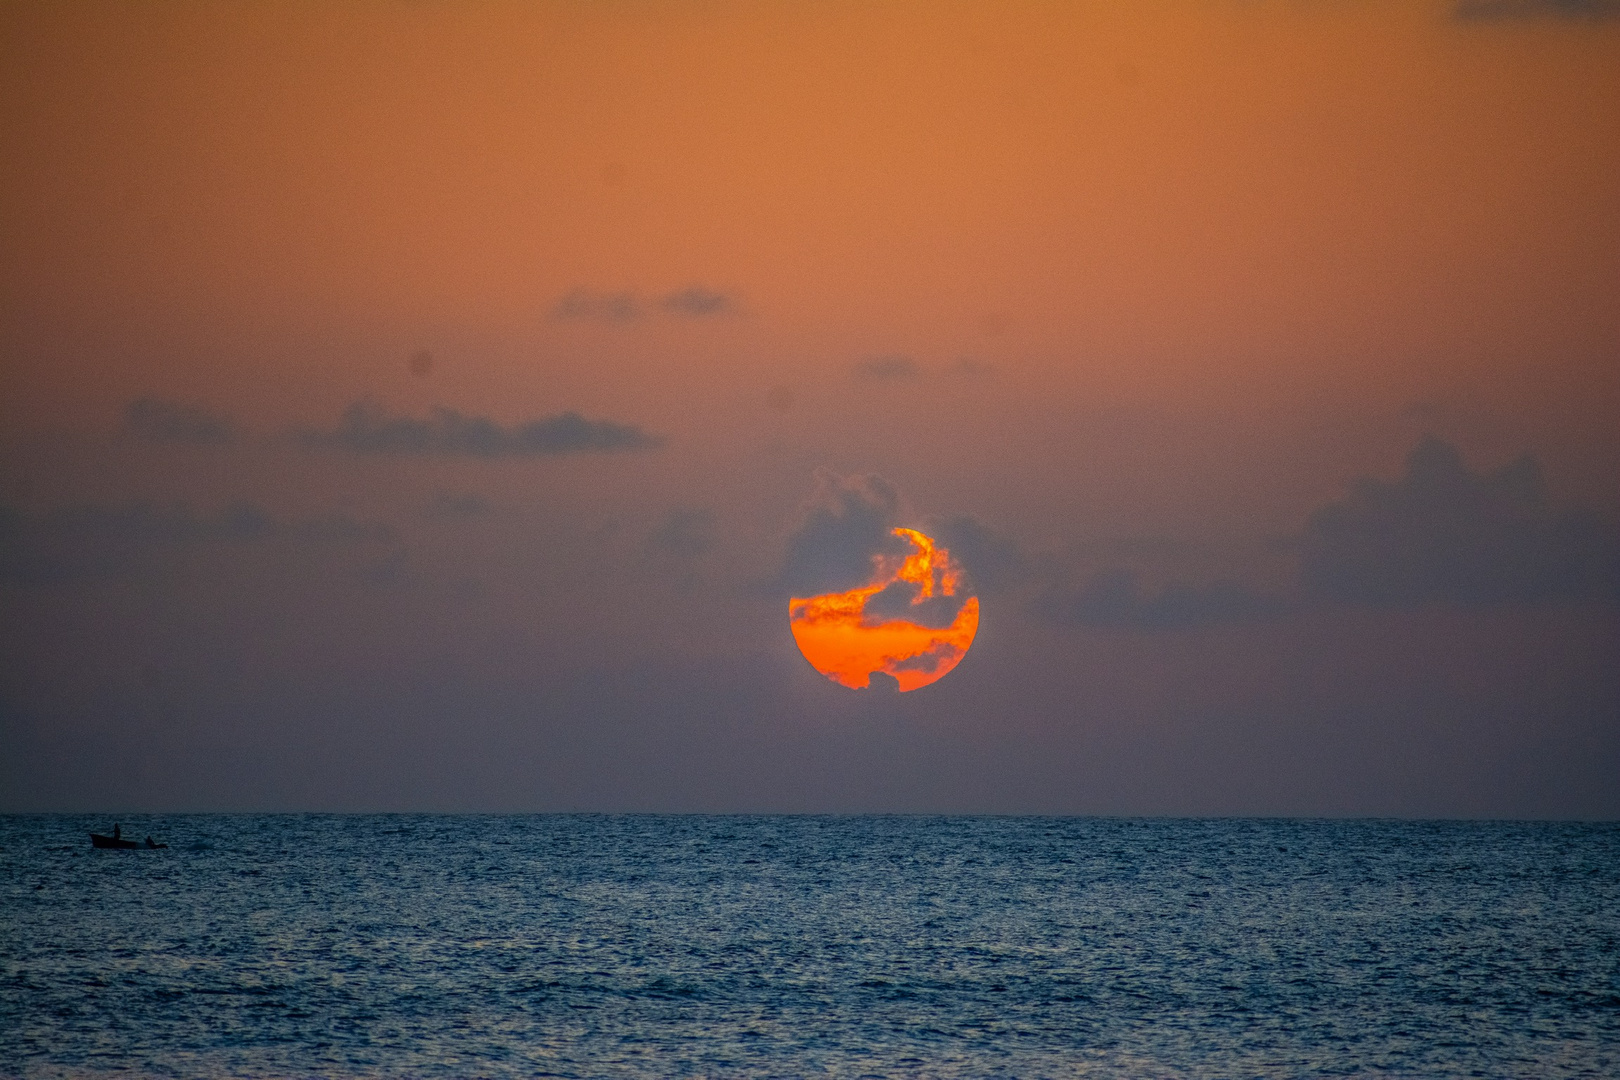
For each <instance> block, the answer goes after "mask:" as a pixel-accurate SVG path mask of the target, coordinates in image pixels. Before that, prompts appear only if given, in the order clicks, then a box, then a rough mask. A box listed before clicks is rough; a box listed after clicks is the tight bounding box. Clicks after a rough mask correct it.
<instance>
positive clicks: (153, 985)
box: [0, 815, 1620, 1078]
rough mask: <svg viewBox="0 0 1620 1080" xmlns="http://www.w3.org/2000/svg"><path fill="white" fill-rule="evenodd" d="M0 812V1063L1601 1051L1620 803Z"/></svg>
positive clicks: (1353, 1070)
mask: <svg viewBox="0 0 1620 1080" xmlns="http://www.w3.org/2000/svg"><path fill="white" fill-rule="evenodd" d="M120 822H121V824H122V826H123V831H124V834H125V835H126V836H133V837H135V838H136V839H140V838H142V837H144V836H146V835H147V834H148V833H150V834H152V835H153V836H154V837H155V838H156V839H158V840H160V841H164V842H167V843H168V844H169V845H170V846H169V847H168V848H167V849H166V850H154V851H98V850H93V849H92V848H91V847H90V842H89V837H88V835H87V834H88V833H89V832H90V831H92V830H95V831H108V830H110V829H111V827H112V825H113V821H112V819H110V818H105V817H100V818H92V817H87V816H80V815H29V816H10V817H0V857H3V869H0V931H3V932H0V1075H5V1076H18V1077H30V1078H33V1077H101V1076H111V1075H114V1074H116V1075H118V1076H121V1077H148V1076H153V1077H158V1076H162V1077H244V1078H245V1077H275V1078H282V1077H317V1076H318V1077H401V1078H403V1077H534V1076H548V1077H798V1076H828V1077H988V1076H997V1077H1121V1078H1124V1077H1130V1078H1153V1077H1166V1078H1193V1077H1199V1078H1203V1077H1210V1078H1214V1077H1256V1078H1259V1077H1267V1078H1269V1077H1403V1078H1405V1077H1410V1078H1438V1077H1502V1078H1510V1077H1511V1078H1524V1077H1536V1078H1556V1077H1617V1076H1620V825H1616V824H1613V823H1602V824H1575V823H1519V822H1450V821H1297V820H1228V819H1223V820H1159V819H1149V820H1128V819H1098V818H1019V817H911V816H872V817H865V816H834V817H813V816H786V817H775V816H713V817H710V816H686V815H669V816H660V815H648V816H640V815H637V816H616V815H524V816H474V815H422V816H410V815H388V816H369V815H368V816H361V815H334V816H322V815H185V816H180V815H176V816H151V817H141V816H136V815H128V816H125V817H123V818H121V819H120Z"/></svg>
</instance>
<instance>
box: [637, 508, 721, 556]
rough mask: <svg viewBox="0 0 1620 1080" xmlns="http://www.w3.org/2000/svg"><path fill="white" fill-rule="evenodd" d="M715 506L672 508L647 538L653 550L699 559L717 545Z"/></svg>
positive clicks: (649, 546) (662, 553)
mask: <svg viewBox="0 0 1620 1080" xmlns="http://www.w3.org/2000/svg"><path fill="white" fill-rule="evenodd" d="M714 526H715V517H714V511H713V510H706V509H703V508H701V507H699V508H696V509H686V508H682V507H677V508H676V509H674V510H671V511H670V512H669V514H668V516H667V517H665V518H664V520H663V522H662V523H661V524H660V525H659V526H658V528H656V529H654V530H653V532H652V535H651V536H649V537H648V538H647V547H648V549H649V550H651V551H653V552H656V553H658V554H660V555H668V556H673V557H675V558H677V559H696V558H698V557H699V556H701V555H704V554H707V553H708V551H709V549H710V548H712V547H713V546H714Z"/></svg>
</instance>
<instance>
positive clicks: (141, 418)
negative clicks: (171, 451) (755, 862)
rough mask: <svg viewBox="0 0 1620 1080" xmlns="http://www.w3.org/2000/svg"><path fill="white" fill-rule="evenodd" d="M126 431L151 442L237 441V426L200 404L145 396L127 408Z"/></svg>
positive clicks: (209, 443) (220, 443)
mask: <svg viewBox="0 0 1620 1080" xmlns="http://www.w3.org/2000/svg"><path fill="white" fill-rule="evenodd" d="M124 431H125V432H126V433H128V434H130V435H133V436H135V437H137V438H141V439H148V440H150V441H152V442H166V443H183V444H186V445H188V446H229V445H230V444H232V443H234V442H236V441H237V437H238V435H237V430H236V425H235V424H233V423H232V422H231V421H230V420H229V419H226V418H225V417H222V416H215V415H214V414H212V413H210V412H207V411H206V410H204V409H203V408H201V407H200V406H196V405H187V404H183V403H180V402H174V401H164V400H162V399H160V398H150V397H144V398H140V399H138V400H136V401H132V402H130V403H129V404H128V405H127V406H125V407H124Z"/></svg>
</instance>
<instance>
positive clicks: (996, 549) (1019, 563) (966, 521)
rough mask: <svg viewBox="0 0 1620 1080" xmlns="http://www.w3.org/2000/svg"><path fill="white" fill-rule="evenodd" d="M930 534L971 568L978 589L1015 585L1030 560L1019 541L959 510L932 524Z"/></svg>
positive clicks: (971, 578)
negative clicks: (956, 513)
mask: <svg viewBox="0 0 1620 1080" xmlns="http://www.w3.org/2000/svg"><path fill="white" fill-rule="evenodd" d="M930 535H932V536H933V538H934V539H935V540H937V541H939V543H940V545H941V546H942V547H944V548H945V549H946V550H948V551H949V552H950V553H951V561H953V562H955V563H957V564H959V565H960V566H961V567H962V569H963V570H965V571H966V572H967V575H968V579H969V582H970V585H971V587H972V588H974V589H983V590H986V591H989V592H1000V591H1003V590H1006V589H1009V588H1011V587H1012V586H1013V585H1014V584H1015V583H1016V582H1017V580H1018V579H1019V578H1020V577H1021V576H1022V575H1023V574H1024V572H1025V571H1026V569H1027V567H1028V562H1027V560H1026V559H1025V558H1024V554H1023V552H1022V551H1021V550H1019V547H1018V544H1017V543H1016V542H1015V541H1014V540H1013V539H1012V538H1011V537H1009V536H1006V535H1004V534H1002V533H999V532H997V531H996V530H995V529H992V528H991V527H990V526H988V525H986V524H984V522H982V521H980V520H979V519H978V518H975V517H973V516H972V515H971V514H959V515H957V516H956V517H951V518H946V519H945V520H944V521H940V522H936V523H934V524H933V525H932V528H931V532H930Z"/></svg>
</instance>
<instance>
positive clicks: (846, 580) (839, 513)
mask: <svg viewBox="0 0 1620 1080" xmlns="http://www.w3.org/2000/svg"><path fill="white" fill-rule="evenodd" d="M898 524H900V493H899V492H898V491H896V490H895V489H894V487H893V485H891V484H890V483H889V482H888V481H886V480H884V479H883V478H882V477H881V476H877V475H866V476H847V477H846V476H839V475H837V474H836V473H833V472H830V471H828V470H825V469H819V470H817V471H816V487H815V492H814V493H813V494H812V495H811V497H810V499H809V501H808V502H807V503H806V504H805V508H804V514H803V517H802V518H801V520H800V523H799V526H798V528H797V529H795V530H794V532H793V534H792V535H791V536H790V537H789V538H788V544H787V558H786V559H785V561H784V562H783V565H782V572H781V575H780V577H779V579H778V581H779V584H780V585H781V586H782V588H783V589H784V590H786V591H787V592H788V593H789V594H790V595H792V596H801V597H808V596H822V595H825V594H827V593H836V592H848V591H849V590H850V589H858V588H860V587H861V586H862V585H866V584H867V583H869V582H870V581H871V580H872V571H873V566H872V559H873V556H876V555H902V556H903V555H906V554H909V553H910V551H911V545H910V543H908V542H907V541H905V540H903V539H901V538H900V537H897V536H895V535H894V534H893V532H892V531H891V530H893V529H894V528H895V526H896V525H898Z"/></svg>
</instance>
